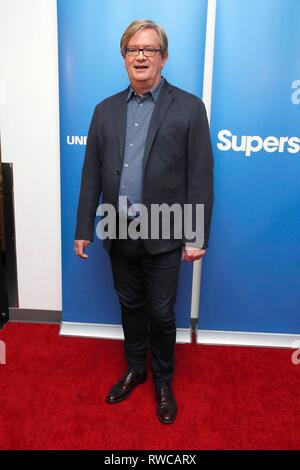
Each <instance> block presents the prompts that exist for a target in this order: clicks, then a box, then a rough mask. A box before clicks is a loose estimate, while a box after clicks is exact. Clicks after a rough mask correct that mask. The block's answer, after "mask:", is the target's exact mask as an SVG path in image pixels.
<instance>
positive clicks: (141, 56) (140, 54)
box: [136, 49, 146, 60]
mask: <svg viewBox="0 0 300 470" xmlns="http://www.w3.org/2000/svg"><path fill="white" fill-rule="evenodd" d="M136 58H137V59H138V60H141V59H142V60H145V59H146V57H145V56H144V51H143V50H142V49H141V50H139V55H138V56H137V57H136Z"/></svg>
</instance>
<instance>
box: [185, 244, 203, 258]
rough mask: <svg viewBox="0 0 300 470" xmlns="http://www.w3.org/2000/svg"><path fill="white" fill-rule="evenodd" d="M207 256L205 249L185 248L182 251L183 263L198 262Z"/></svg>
mask: <svg viewBox="0 0 300 470" xmlns="http://www.w3.org/2000/svg"><path fill="white" fill-rule="evenodd" d="M204 255H205V250H204V249H203V248H195V247H194V246H185V247H184V248H183V250H182V256H181V259H182V260H183V261H196V260H197V259H201V258H202V257H203V256H204Z"/></svg>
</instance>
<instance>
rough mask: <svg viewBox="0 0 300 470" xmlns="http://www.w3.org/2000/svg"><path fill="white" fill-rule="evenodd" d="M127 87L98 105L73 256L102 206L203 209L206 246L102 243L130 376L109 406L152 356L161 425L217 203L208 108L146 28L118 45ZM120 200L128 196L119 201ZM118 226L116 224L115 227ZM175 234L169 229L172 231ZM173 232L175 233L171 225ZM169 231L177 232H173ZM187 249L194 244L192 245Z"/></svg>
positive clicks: (146, 24) (156, 30)
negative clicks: (194, 264) (183, 276)
mask: <svg viewBox="0 0 300 470" xmlns="http://www.w3.org/2000/svg"><path fill="white" fill-rule="evenodd" d="M121 53H122V55H123V57H124V60H125V67H126V70H127V73H128V77H129V81H130V86H129V87H128V88H127V89H126V90H124V91H122V92H121V93H118V94H116V95H114V96H112V97H109V98H107V99H105V100H104V101H102V102H101V103H100V104H98V105H97V106H96V108H95V111H94V115H93V118H92V122H91V125H90V129H89V134H88V140H87V148H86V154H85V160H84V166H83V171H82V181H81V191H80V198H79V205H78V212H77V227H76V236H75V238H76V240H75V243H74V249H75V253H76V255H77V256H80V257H81V258H84V259H86V258H87V255H86V254H85V253H84V249H85V248H86V247H87V246H88V244H89V243H90V242H91V241H92V240H93V232H94V221H95V214H96V210H97V206H98V204H99V198H100V195H101V194H102V199H103V202H105V203H109V204H113V205H114V207H116V208H117V210H118V213H119V219H118V220H119V223H120V220H121V216H124V211H125V212H126V208H124V207H123V206H122V203H120V200H119V197H120V196H126V197H127V198H128V207H129V209H128V212H126V221H127V223H128V224H129V223H130V221H131V220H132V219H133V218H134V216H135V214H134V212H131V211H130V208H131V206H132V205H133V204H136V203H143V204H144V205H145V206H146V207H147V209H149V212H150V211H151V206H152V205H153V204H163V203H167V204H169V205H172V204H174V203H177V204H180V206H182V207H183V206H184V204H190V205H191V207H192V214H193V222H195V213H196V204H203V205H204V243H202V244H201V246H196V247H195V246H193V243H192V242H193V240H186V239H185V238H184V237H182V238H181V239H178V238H175V237H174V236H173V237H172V236H170V237H169V239H164V238H163V237H161V236H159V237H158V238H155V239H151V237H150V236H149V237H148V238H147V239H142V238H138V239H130V238H128V239H118V238H117V239H114V240H111V239H106V240H105V241H104V246H105V248H106V249H107V250H108V251H109V255H110V260H111V266H112V272H113V278H114V285H115V288H116V291H117V294H118V296H119V301H120V305H121V312H122V325H123V330H124V337H125V342H124V345H125V357H126V360H127V363H128V370H127V371H126V372H125V374H124V375H123V376H122V377H121V379H120V380H119V381H118V382H116V383H115V385H113V387H112V388H111V390H110V391H109V393H108V395H107V397H106V401H107V402H108V403H118V402H120V401H121V400H124V399H126V398H127V397H128V396H129V395H130V393H131V392H132V390H133V389H134V388H135V387H136V386H137V385H138V384H140V383H143V382H144V381H145V380H146V379H147V372H146V365H145V363H146V356H147V352H148V350H150V354H151V368H152V372H153V380H154V385H155V389H156V396H157V417H158V418H159V420H160V421H161V422H162V423H172V422H174V420H175V419H176V415H177V404H176V400H175V397H174V394H173V391H172V378H173V371H174V349H175V340H176V324H175V315H174V304H175V301H176V290H177V281H178V272H179V266H180V260H181V259H183V260H185V261H195V260H198V259H200V258H202V257H203V256H204V254H205V250H206V248H207V244H208V238H209V228H210V220H211V213H212V205H213V156H212V150H211V144H210V136H209V128H208V122H207V117H206V112H205V108H204V104H203V102H202V101H201V100H200V99H199V98H197V97H196V96H193V95H191V94H189V93H187V92H185V91H183V90H181V89H179V88H176V87H174V86H172V85H170V84H169V83H168V82H167V81H166V80H165V79H164V78H162V75H161V71H162V68H163V66H164V65H165V63H166V61H167V59H168V40H167V36H166V33H165V31H164V30H163V28H162V27H161V26H159V25H157V24H155V23H154V22H153V21H150V20H136V21H134V22H133V23H131V24H130V25H129V26H128V28H127V29H126V31H125V32H124V34H123V36H122V38H121ZM121 199H124V198H121ZM117 225H118V222H117ZM171 228H172V227H171ZM173 228H174V227H173ZM171 232H172V230H171ZM189 242H190V246H189Z"/></svg>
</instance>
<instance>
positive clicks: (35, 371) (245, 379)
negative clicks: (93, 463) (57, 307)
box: [0, 323, 300, 450]
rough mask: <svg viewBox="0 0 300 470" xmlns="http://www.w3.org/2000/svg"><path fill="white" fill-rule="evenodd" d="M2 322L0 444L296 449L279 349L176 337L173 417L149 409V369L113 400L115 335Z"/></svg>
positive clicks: (291, 380) (291, 394)
mask: <svg viewBox="0 0 300 470" xmlns="http://www.w3.org/2000/svg"><path fill="white" fill-rule="evenodd" d="M58 330H59V328H58V326H52V325H32V324H22V323H10V324H8V325H6V326H5V328H4V329H3V330H2V331H0V340H3V341H5V343H6V348H7V358H6V362H7V363H6V364H5V365H0V377H1V385H0V390H1V409H0V448H1V449H111V450H117V449H122V450H125V449H149V450H150V449H159V450H170V449H171V450H179V449H182V450H185V449H190V450H195V449H299V448H300V430H299V423H300V365H298V366H296V365H293V364H292V362H291V351H290V350H286V349H281V350H279V349H269V348H268V349H267V348H263V349H261V348H242V347H220V346H218V347H213V346H198V345H195V344H192V345H178V346H177V352H176V366H177V369H176V376H175V380H174V390H175V392H176V396H177V401H178V408H179V414H178V418H177V421H176V422H175V424H173V425H170V426H166V425H163V424H161V423H160V422H159V421H158V420H157V418H156V416H155V399H154V393H153V388H152V381H151V375H150V377H149V379H148V381H147V382H146V383H145V384H143V385H141V386H139V387H138V388H137V389H136V390H134V392H133V394H132V396H131V397H130V398H129V399H128V400H126V401H124V402H122V403H119V404H117V405H108V404H106V403H105V395H106V393H107V391H108V389H109V388H110V386H111V385H112V383H113V382H114V381H115V379H117V378H119V376H120V374H121V373H122V372H123V369H124V367H125V363H124V362H123V359H122V352H123V344H122V343H121V342H119V341H110V340H98V339H82V338H66V337H59V336H58Z"/></svg>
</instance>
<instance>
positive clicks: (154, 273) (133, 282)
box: [110, 239, 181, 385]
mask: <svg viewBox="0 0 300 470" xmlns="http://www.w3.org/2000/svg"><path fill="white" fill-rule="evenodd" d="M110 259H111V265H112V271H113V277H114V284H115V288H116V290H117V293H118V296H119V300H120V304H121V312H122V325H123V330H124V336H125V357H126V360H127V362H128V367H129V368H131V369H134V370H136V371H137V372H142V371H144V370H145V361H146V356H147V352H148V348H149V349H150V353H151V368H152V371H153V379H154V383H155V384H156V385H159V384H161V383H164V382H171V380H172V375H173V370H174V350H175V341H176V323H175V315H174V304H175V301H176V291H177V283H178V273H179V266H180V259H181V248H179V249H176V250H173V251H170V252H168V253H162V254H158V255H151V254H149V253H147V252H146V250H145V247H144V243H143V240H141V239H138V240H131V239H127V240H113V242H112V248H111V251H110Z"/></svg>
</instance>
